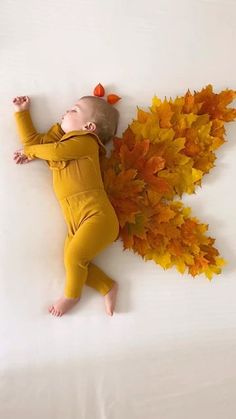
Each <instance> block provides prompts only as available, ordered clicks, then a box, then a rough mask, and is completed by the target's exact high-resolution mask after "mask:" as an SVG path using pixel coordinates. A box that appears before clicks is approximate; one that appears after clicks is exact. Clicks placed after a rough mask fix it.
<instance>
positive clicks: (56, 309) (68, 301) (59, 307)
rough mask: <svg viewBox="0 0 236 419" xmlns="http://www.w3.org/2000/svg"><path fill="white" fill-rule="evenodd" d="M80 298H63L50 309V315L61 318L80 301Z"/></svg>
mask: <svg viewBox="0 0 236 419" xmlns="http://www.w3.org/2000/svg"><path fill="white" fill-rule="evenodd" d="M79 300H80V297H79V298H67V297H61V298H60V300H58V301H57V302H56V303H55V304H53V305H51V306H50V307H49V308H48V311H49V313H51V314H53V315H54V316H59V317H61V316H62V315H63V314H64V313H65V312H66V311H68V310H70V308H71V307H73V306H74V305H75V304H76V303H77V302H78V301H79Z"/></svg>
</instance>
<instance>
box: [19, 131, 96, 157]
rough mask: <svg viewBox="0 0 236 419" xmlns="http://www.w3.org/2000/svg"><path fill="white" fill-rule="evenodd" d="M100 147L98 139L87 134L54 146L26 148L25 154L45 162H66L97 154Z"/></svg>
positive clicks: (43, 145) (44, 145) (45, 145)
mask: <svg viewBox="0 0 236 419" xmlns="http://www.w3.org/2000/svg"><path fill="white" fill-rule="evenodd" d="M98 147H99V146H98V144H97V141H96V139H95V138H93V137H92V136H91V135H86V134H85V135H81V136H79V137H74V138H71V139H68V140H64V141H61V142H56V143H54V144H42V145H41V144H40V145H32V146H25V147H24V153H25V155H26V156H28V157H30V158H34V157H37V158H38V159H43V160H53V161H62V160H64V161H66V160H76V159H79V158H80V157H85V156H89V155H91V154H93V153H96V152H97V150H98Z"/></svg>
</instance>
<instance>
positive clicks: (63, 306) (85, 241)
mask: <svg viewBox="0 0 236 419" xmlns="http://www.w3.org/2000/svg"><path fill="white" fill-rule="evenodd" d="M116 235H117V231H116V230H115V227H114V231H113V229H112V228H111V229H108V228H107V221H106V217H105V216H103V215H97V216H93V217H91V218H89V219H87V220H86V221H84V222H83V223H82V225H81V226H80V227H79V229H78V230H77V231H76V233H75V234H74V235H73V237H72V239H71V240H70V242H69V244H68V245H67V246H66V251H65V254H64V263H65V268H66V283H65V289H64V297H63V298H62V299H60V300H59V301H58V302H57V303H56V305H54V306H52V307H51V308H50V309H49V311H50V312H52V314H56V315H62V314H64V313H65V312H66V311H67V310H68V309H69V308H70V307H71V306H72V305H74V304H75V303H76V302H77V301H78V300H79V299H80V296H81V293H82V288H83V285H84V284H85V283H86V281H87V278H88V270H89V268H88V267H89V264H90V261H91V260H92V259H93V258H94V257H95V256H96V255H97V254H98V253H100V252H101V250H103V249H104V248H105V247H106V246H108V245H109V244H110V243H112V242H113V241H114V240H115V238H116ZM95 271H96V272H97V273H98V272H99V271H98V269H95V268H94V267H93V266H92V271H91V272H92V273H95ZM101 272H102V271H100V275H101ZM101 276H103V278H104V274H103V275H101ZM100 278H101V277H100ZM110 281H112V280H110V278H108V277H107V278H106V279H105V286H104V284H103V286H102V288H100V287H99V291H100V292H101V293H102V295H105V299H106V303H105V305H106V310H107V312H108V314H113V310H114V307H115V300H116V293H117V284H116V283H115V281H112V282H114V285H113V287H112V288H111V285H112V282H110ZM92 283H93V284H94V277H93V280H92ZM107 307H108V309H107Z"/></svg>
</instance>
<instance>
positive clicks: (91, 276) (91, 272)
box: [64, 234, 115, 296]
mask: <svg viewBox="0 0 236 419" xmlns="http://www.w3.org/2000/svg"><path fill="white" fill-rule="evenodd" d="M72 238H73V236H71V235H69V234H68V235H67V237H66V240H65V245H64V254H66V252H67V248H68V246H69V244H70V242H71V240H72ZM114 284H115V281H113V280H112V279H111V278H110V277H109V276H108V275H107V274H105V272H103V271H102V269H101V268H99V267H98V266H97V265H95V264H94V263H92V262H90V263H89V265H88V274H87V280H86V282H85V285H87V286H89V287H91V288H93V289H95V290H96V291H98V292H99V293H100V294H102V295H103V296H104V295H106V294H107V293H108V292H109V291H110V290H111V289H112V287H113V286H114Z"/></svg>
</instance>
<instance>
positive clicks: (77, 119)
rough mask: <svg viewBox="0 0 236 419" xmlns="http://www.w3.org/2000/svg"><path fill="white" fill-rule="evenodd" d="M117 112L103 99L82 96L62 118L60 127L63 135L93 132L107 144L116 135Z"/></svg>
mask: <svg viewBox="0 0 236 419" xmlns="http://www.w3.org/2000/svg"><path fill="white" fill-rule="evenodd" d="M118 120H119V112H118V111H117V109H116V108H114V107H113V106H112V105H110V104H109V103H108V102H106V101H105V100H104V99H102V98H99V97H96V96H83V97H81V98H80V99H79V100H78V101H77V102H76V103H75V105H74V106H73V107H72V108H71V109H69V110H68V111H67V112H66V113H65V114H64V116H63V117H62V122H61V127H62V129H63V131H64V132H65V133H67V132H70V131H77V130H86V131H91V132H94V133H95V134H97V135H98V136H99V138H100V139H101V141H102V142H103V143H104V144H105V143H107V142H108V141H109V140H110V139H111V138H112V137H113V136H114V135H115V133H116V130H117V125H118Z"/></svg>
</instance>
